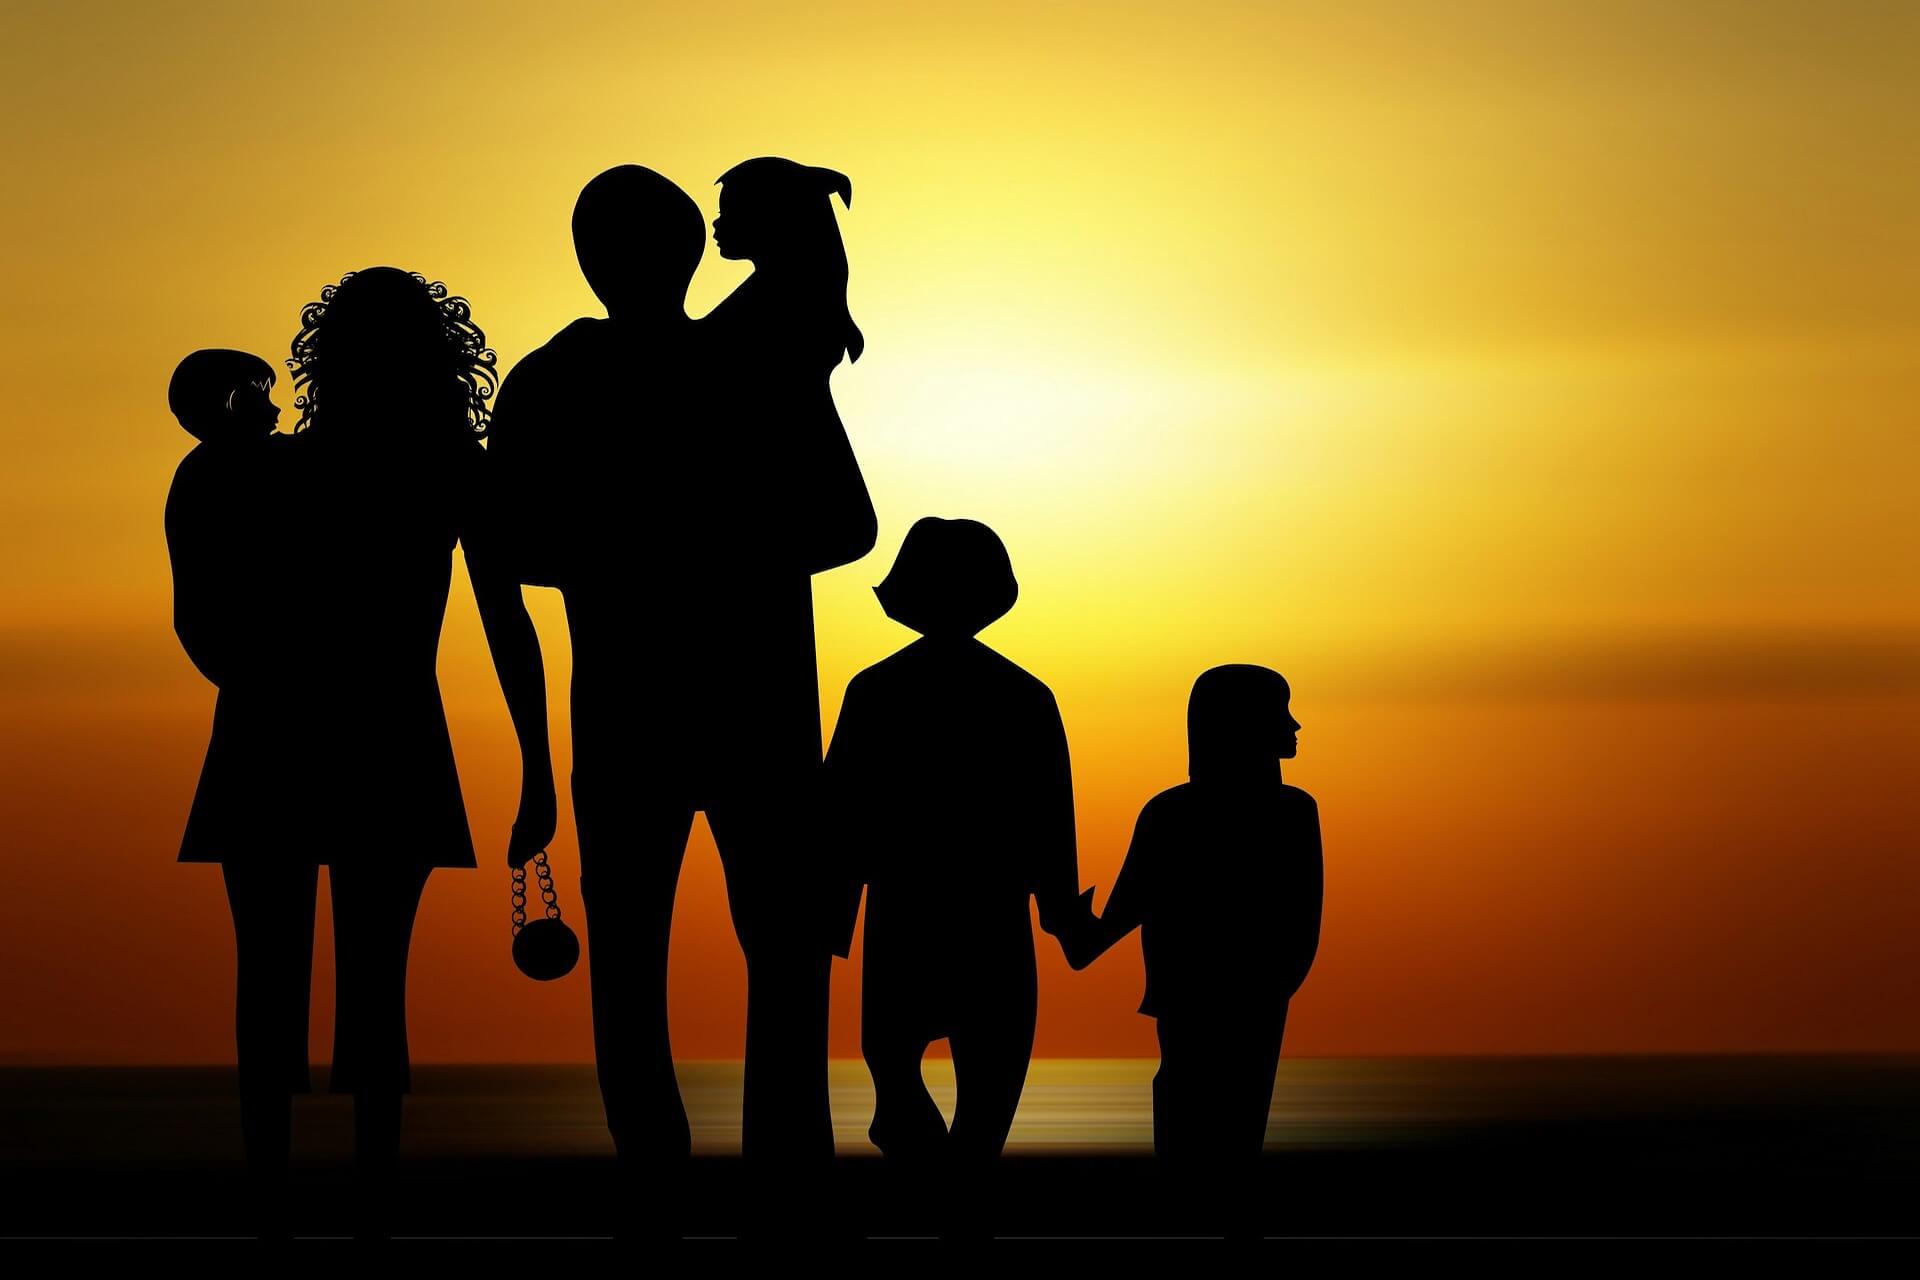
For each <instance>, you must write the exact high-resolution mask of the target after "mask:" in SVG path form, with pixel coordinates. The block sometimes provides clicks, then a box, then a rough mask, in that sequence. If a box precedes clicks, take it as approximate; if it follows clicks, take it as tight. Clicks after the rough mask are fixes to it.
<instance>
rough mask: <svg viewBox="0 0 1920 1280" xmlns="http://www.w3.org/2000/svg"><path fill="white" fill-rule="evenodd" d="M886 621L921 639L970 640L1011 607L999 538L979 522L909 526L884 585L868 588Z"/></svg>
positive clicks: (1007, 563) (1009, 575) (1016, 590)
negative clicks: (882, 610)
mask: <svg viewBox="0 0 1920 1280" xmlns="http://www.w3.org/2000/svg"><path fill="white" fill-rule="evenodd" d="M873 593H874V594H875V595H876V596H878V597H880V607H881V608H882V609H884V610H886V614H887V616H888V617H889V618H892V619H893V620H894V621H895V622H898V623H901V624H903V625H905V626H909V627H912V628H913V629H914V630H915V631H918V632H919V633H920V634H921V635H923V636H935V637H941V638H958V637H965V636H970V635H972V634H973V633H974V632H976V631H978V630H980V629H981V628H982V627H984V626H986V625H987V624H988V623H990V622H992V621H994V620H995V619H997V618H1000V617H1001V616H1003V615H1004V614H1005V613H1006V612H1007V610H1009V609H1011V608H1013V602H1014V601H1015V600H1016V599H1018V598H1019V595H1020V586H1019V584H1018V583H1016V582H1015V581H1014V580H1013V562H1012V561H1011V560H1009V559H1008V558H1007V548H1006V544H1005V543H1003V542H1001V541H1000V535H999V534H997V533H995V532H994V531H993V530H991V529H989V528H987V526H985V525H984V524H981V523H980V522H979V521H978V520H942V519H940V518H939V517H938V516H926V517H924V518H923V519H920V520H916V521H914V525H913V528H911V529H909V530H907V537H906V540H905V541H904V542H902V543H901V544H900V554H899V555H898V556H897V557H895V558H894V562H893V568H892V570H891V571H890V572H888V574H887V576H886V579H885V581H883V582H881V584H880V585H879V586H877V587H875V588H874V589H873Z"/></svg>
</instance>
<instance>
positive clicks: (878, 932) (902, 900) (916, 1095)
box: [827, 517, 1092, 1165]
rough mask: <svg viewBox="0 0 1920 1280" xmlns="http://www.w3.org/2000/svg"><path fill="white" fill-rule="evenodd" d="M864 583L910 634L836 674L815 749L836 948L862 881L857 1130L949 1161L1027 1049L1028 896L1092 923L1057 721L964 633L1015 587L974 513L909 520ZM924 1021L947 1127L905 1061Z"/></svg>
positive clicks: (1050, 913) (884, 1143)
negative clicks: (837, 887) (942, 1045)
mask: <svg viewBox="0 0 1920 1280" xmlns="http://www.w3.org/2000/svg"><path fill="white" fill-rule="evenodd" d="M875 591H876V594H878V596H879V597H880V605H881V607H882V608H883V609H885V610H886V612H887V616H889V617H891V618H892V619H894V620H895V621H896V622H901V623H904V624H905V625H907V626H909V627H911V628H913V629H914V630H915V631H918V632H920V633H921V636H922V638H921V639H919V640H916V641H915V642H914V643H912V644H910V645H908V646H907V647H906V648H904V649H902V650H900V652H898V653H896V654H894V655H893V656H892V657H890V658H887V659H885V660H884V661H881V662H879V663H876V664H875V665H873V666H871V667H869V668H867V669H866V670H865V671H862V672H861V673H860V674H859V675H857V676H855V677H854V678H853V681H852V683H851V684H849V685H848V686H847V696H846V701H845V702H844V704H843V705H842V707H841V710H840V722H839V724H838V726H837V727H836V728H835V730H834V735H833V745H832V748H831V750H829V752H828V753H827V775H828V779H829V786H830V788H831V789H832V794H833V796H834V798H835V803H836V805H837V806H838V810H837V811H838V813H839V815H840V816H839V819H838V823H839V834H840V835H841V836H842V837H843V838H844V841H845V843H844V846H843V847H844V848H845V849H846V851H847V854H848V856H849V858H850V860H851V878H852V880H853V881H854V884H853V886H852V893H851V897H850V899H849V900H848V901H847V902H846V903H845V914H844V916H843V917H842V919H841V921H840V937H839V938H838V939H837V941H838V946H837V948H836V949H837V951H838V953H839V954H841V955H845V954H846V953H847V950H848V947H849V944H850V943H851V939H852V932H853V920H854V914H855V912H856V911H857V909H858V906H859V894H860V886H861V884H864V885H866V886H867V893H868V897H867V928H866V952H865V965H864V978H863V990H862V1001H861V1052H862V1054H863V1056H864V1057H865V1058H866V1062H867V1068H868V1070H869V1071H871V1072H872V1074H873V1087H874V1116H873V1125H872V1128H871V1129H870V1130H869V1131H868V1132H869V1135H870V1136H871V1137H872V1139H873V1143H874V1145H875V1146H877V1147H879V1148H880V1150H881V1151H882V1152H883V1153H884V1154H885V1155H887V1156H889V1157H892V1158H901V1159H909V1160H920V1159H926V1158H929V1157H938V1156H941V1155H942V1154H945V1155H947V1156H950V1157H951V1158H952V1160H953V1161H954V1162H955V1163H956V1164H963V1165H964V1164H967V1163H972V1162H979V1161H983V1160H991V1159H992V1158H993V1157H995V1156H997V1155H999V1153H1000V1151H1001V1148H1002V1147H1004V1146H1005V1144H1006V1140H1007V1131H1008V1129H1009V1128H1010V1127H1011V1126H1012V1124H1013V1115H1014V1111H1015V1109H1016V1108H1017V1107H1018V1105H1019V1102H1020V1093H1021V1090H1022V1088H1023V1087H1024V1085H1025V1083H1026V1076H1027V1065H1028V1061H1029V1059H1031V1057H1032V1056H1033V1032H1034V1017H1035V1007H1036V978H1035V961H1034V950H1033V927H1032V923H1031V916H1030V914H1029V913H1030V908H1029V907H1028V900H1029V899H1033V898H1037V899H1038V901H1039V908H1040V924H1041V927H1042V928H1043V929H1045V930H1047V932H1049V933H1052V934H1054V935H1055V936H1056V937H1058V936H1063V935H1065V936H1074V937H1079V936H1081V935H1083V934H1084V933H1085V931H1086V930H1087V929H1089V928H1090V927H1091V925H1092V921H1091V918H1090V908H1089V902H1088V899H1085V898H1077V897H1076V894H1077V893H1078V890H1079V869H1078V863H1077V858H1076V854H1075V846H1074V824H1073V777H1072V770H1071V767H1070V766H1069V764H1068V757H1067V736H1066V731H1065V729H1064V728H1063V727H1062V725H1061V722H1060V711H1059V708H1058V707H1057V706H1056V705H1055V703H1054V699H1053V694H1052V692H1051V691H1049V690H1048V688H1047V686H1046V685H1044V684H1042V683H1041V682H1040V681H1039V680H1037V679H1035V678H1034V677H1033V676H1032V675H1029V674H1028V673H1027V672H1026V671H1024V670H1022V669H1021V668H1019V667H1018V666H1015V665H1014V664H1013V663H1012V662H1009V661H1008V660H1007V659H1005V658H1003V657H1001V656H1000V655H999V654H997V653H995V652H994V651H993V650H992V649H989V648H988V647H987V646H986V645H984V644H981V643H980V641H978V640H977V639H975V638H974V633H975V632H976V631H979V630H980V629H981V628H982V627H985V626H986V625H987V624H988V623H990V622H993V621H994V620H995V619H997V618H999V617H1000V616H1001V615H1002V614H1004V613H1006V612H1007V610H1008V609H1010V608H1012V607H1013V602H1014V598H1015V596H1016V595H1017V593H1018V587H1017V586H1016V585H1015V583H1014V579H1013V567H1012V565H1011V564H1010V563H1009V562H1008V559H1007V550H1006V547H1005V546H1004V545H1002V543H1001V541H1000V539H999V537H998V535H996V534H995V533H994V532H993V530H991V529H989V528H987V526H985V525H983V524H979V523H976V522H975V521H972V520H939V519H934V518H931V517H929V518H927V519H924V520H921V521H919V522H917V523H916V524H915V525H914V526H913V528H912V529H911V530H910V531H909V532H908V534H907V537H906V541H905V542H904V543H903V544H902V545H901V548H900V556H899V558H898V559H897V560H896V561H895V562H894V566H893V571H892V572H891V573H889V574H888V575H887V578H886V581H884V582H882V583H881V584H880V585H879V587H877V588H875ZM1076 920H1078V921H1079V923H1078V924H1077V925H1076V924H1075V923H1074V922H1075V921H1076ZM943 1038H944V1039H946V1040H947V1041H948V1043H949V1045H950V1046H951V1048H952V1050H953V1069H954V1076H955V1080H956V1085H957V1092H958V1097H957V1100H956V1105H955V1109H954V1120H953V1129H952V1132H951V1133H949V1132H948V1130H947V1126H946V1122H945V1121H944V1120H943V1119H942V1118H941V1115H940V1111H939V1109H938V1108H937V1107H936V1106H935V1105H934V1101H933V1098H932V1096H931V1095H930V1094H929V1093H928V1092H927V1086H926V1082H925V1081H924V1080H923V1079H922V1078H921V1075H920V1059H921V1057H922V1055H923V1054H925V1052H926V1050H927V1046H928V1045H929V1044H931V1043H932V1042H933V1041H935V1040H939V1039H943Z"/></svg>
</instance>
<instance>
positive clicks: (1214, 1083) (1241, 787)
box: [1073, 665, 1323, 1167]
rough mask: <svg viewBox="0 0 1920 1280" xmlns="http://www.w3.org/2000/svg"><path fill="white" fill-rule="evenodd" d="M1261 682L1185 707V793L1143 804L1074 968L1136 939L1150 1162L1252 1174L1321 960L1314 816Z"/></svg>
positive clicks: (1225, 676)
mask: <svg viewBox="0 0 1920 1280" xmlns="http://www.w3.org/2000/svg"><path fill="white" fill-rule="evenodd" d="M1290 696H1291V694H1290V691H1289V689H1288V688H1287V682H1286V681H1285V680H1284V679H1282V678H1281V677H1280V674H1279V673H1278V672H1277V671H1271V670H1269V669H1267V668H1266V667H1256V666H1245V665H1234V666H1224V667H1214V668H1212V669H1211V670H1209V671H1206V672H1204V673H1202V674H1201V676H1200V678H1199V679H1198V680H1196V681H1195V682H1194V685H1193V694H1192V697H1191V698H1190V699H1189V700H1188V703H1187V743H1188V746H1187V755H1188V763H1187V773H1188V777H1189V779H1190V780H1189V781H1187V782H1185V783H1183V784H1181V785H1180V786H1177V787H1171V788H1169V789H1168V790H1166V791H1162V792H1161V793H1160V794H1159V795H1157V796H1155V797H1154V798H1153V799H1151V800H1149V801H1147V804H1146V807H1145V808H1144V809H1142V810H1141V811H1140V819H1139V821H1138V822H1137V823H1136V824H1135V826H1134V829H1133V843H1132V844H1131V845H1130V846H1129V847H1128V849H1127V859H1126V862H1125V864H1124V865H1122V867H1121V869H1120V876H1119V879H1117V880H1116V881H1115V882H1114V886H1113V893H1112V894H1111V895H1110V896H1109V897H1108V899H1107V909H1106V911H1105V912H1104V913H1102V915H1101V917H1100V919H1099V921H1098V922H1097V923H1095V924H1094V925H1093V927H1092V929H1091V930H1090V931H1089V934H1088V936H1087V938H1086V944H1087V945H1086V947H1085V948H1084V949H1082V950H1081V951H1080V953H1079V954H1078V955H1076V956H1074V957H1073V958H1074V960H1075V964H1074V967H1075V968H1082V967H1084V966H1085V965H1086V964H1087V963H1088V962H1090V961H1091V960H1092V958H1093V957H1094V956H1097V955H1099V954H1100V952H1102V951H1104V950H1106V949H1107V948H1108V947H1110V946H1112V945H1113V944H1114V943H1115V942H1117V941H1118V940H1119V939H1121V938H1123V937H1125V936H1126V935H1127V934H1128V933H1129V932H1131V931H1132V930H1133V929H1135V928H1138V929H1139V930H1140V947H1141V953H1142V956H1143V958H1144V959H1145V962H1146V970H1147V989H1146V995H1145V997H1144V998H1143V999H1142V1000H1141V1002H1140V1012H1141V1013H1144V1014H1146V1015H1147V1016H1148V1017H1150V1018H1153V1019H1156V1031H1157V1034H1158V1036H1159V1040H1160V1070H1159V1071H1158V1072H1157V1073H1156V1074H1155V1075H1154V1077H1153V1147H1154V1151H1155V1152H1156V1153H1157V1154H1159V1155H1160V1156H1161V1157H1162V1158H1165V1159H1169V1160H1173V1161H1179V1162H1193V1161H1199V1162H1203V1163H1205V1164H1208V1165H1212V1166H1215V1167H1218V1166H1220V1165H1223V1164H1225V1165H1235V1164H1237V1165H1241V1166H1244V1165H1245V1164H1247V1163H1249V1162H1251V1161H1254V1160H1257V1159H1258V1158H1259V1155H1260V1151H1261V1148H1262V1146H1263V1144H1264V1143H1265V1141H1266V1133H1267V1111H1268V1108H1269V1107H1270V1106H1271V1104H1272V1101H1273V1083H1274V1075H1275V1073H1276V1072H1277V1070H1278V1069H1279V1064H1280V1039H1281V1035H1282V1033H1283V1032H1285V1030H1286V1026H1287V1003H1288V1001H1289V1000H1291V999H1292V998H1293V994H1294V992H1295V991H1297V990H1298V989H1299V987H1300V984H1301V983H1302V982H1303V981H1304V980H1305V979H1306V976H1307V970H1308V969H1309V968H1310V967H1311V966H1312V964H1313V957H1314V953H1315V952H1316V951H1317V950H1318V949H1319V945H1320V905H1321V889H1322V880H1323V871H1322V867H1321V854H1320V811H1319V809H1318V807H1317V806H1316V805H1315V804H1314V800H1313V797H1312V796H1310V795H1308V794H1307V793H1306V792H1305V791H1302V790H1300V789H1299V788H1298V787H1290V786H1288V785H1286V783H1284V782H1282V781H1281V780H1280V762H1281V761H1282V760H1291V759H1292V758H1293V757H1294V755H1295V754H1296V752H1297V751H1298V749H1299V740H1298V736H1297V735H1298V734H1299V732H1300V724H1299V722H1298V721H1296V720H1295V719H1294V718H1293V714H1292V711H1291V710H1290V709H1289V707H1288V701H1289V698H1290Z"/></svg>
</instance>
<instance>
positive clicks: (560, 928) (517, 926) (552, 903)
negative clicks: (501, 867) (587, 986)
mask: <svg viewBox="0 0 1920 1280" xmlns="http://www.w3.org/2000/svg"><path fill="white" fill-rule="evenodd" d="M532 861H533V872H534V875H535V877H536V878H537V880H538V882H539V885H540V900H541V902H543V903H545V904H546V914H545V915H544V916H542V917H541V918H540V919H538V920H534V921H529V920H528V919H527V869H526V868H525V867H524V866H521V867H515V868H514V869H513V963H514V964H515V965H517V966H519V969H520V972H522V973H524V974H526V975H527V976H528V977H529V978H532V979H533V980H534V981H536V982H552V981H553V980H554V979H555V978H564V977H566V976H567V975H568V974H569V973H572V972H573V966H574V965H575V964H576V963H578V962H579V959H580V939H578V938H576V937H574V935H573V929H572V928H571V927H569V926H568V925H567V923H566V922H565V921H564V920H562V919H561V918H560V900H559V897H558V896H557V895H556V894H555V893H554V891H553V869H552V868H551V867H549V866H548V865H547V851H546V850H545V849H542V850H541V851H540V852H539V853H536V854H534V855H533V859H532Z"/></svg>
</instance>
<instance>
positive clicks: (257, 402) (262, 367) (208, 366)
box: [167, 347, 280, 443]
mask: <svg viewBox="0 0 1920 1280" xmlns="http://www.w3.org/2000/svg"><path fill="white" fill-rule="evenodd" d="M272 387H273V366H272V365H270V364H268V363H267V362H266V361H265V360H262V359H261V358H260V357H259V356H256V355H249V354H248V353H247V352H245V351H228V350H226V349H225V348H221V347H209V348H207V349H206V350H204V351H196V352H194V353H193V354H192V355H190V356H188V357H187V358H186V359H185V360H182V361H181V362H180V363H179V365H178V366H176V367H175V369H174V371H173V380H172V381H171V382H169V383H168V384H167V407H168V408H169V409H171V410H173V416H174V417H176V418H178V419H180V425H181V426H183V427H185V428H186V429H187V430H188V431H190V432H192V433H193V435H194V437H195V438H196V439H200V440H209V441H217V442H222V443H224V442H228V441H234V440H251V439H256V438H258V437H261V436H265V435H269V434H271V433H272V431H273V428H274V424H276V423H277V422H279V421H280V409H279V407H278V406H277V405H275V404H274V403H273V397H272V396H271V395H270V394H269V392H270V391H271V389H272Z"/></svg>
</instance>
